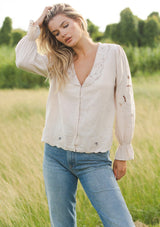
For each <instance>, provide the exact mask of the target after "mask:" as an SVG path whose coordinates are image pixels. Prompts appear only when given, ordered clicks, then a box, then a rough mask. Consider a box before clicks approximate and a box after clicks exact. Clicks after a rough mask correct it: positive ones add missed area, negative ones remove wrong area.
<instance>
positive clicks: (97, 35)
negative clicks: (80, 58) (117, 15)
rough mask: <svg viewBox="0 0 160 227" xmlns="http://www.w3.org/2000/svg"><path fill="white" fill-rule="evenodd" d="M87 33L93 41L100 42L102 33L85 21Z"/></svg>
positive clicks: (88, 21)
mask: <svg viewBox="0 0 160 227" xmlns="http://www.w3.org/2000/svg"><path fill="white" fill-rule="evenodd" d="M87 25H88V33H89V35H90V36H91V38H92V39H93V41H100V40H101V39H102V38H103V33H102V32H100V31H99V27H98V26H96V25H95V24H93V23H92V22H91V21H90V20H89V19H87Z"/></svg>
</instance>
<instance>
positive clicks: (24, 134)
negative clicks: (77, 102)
mask: <svg viewBox="0 0 160 227" xmlns="http://www.w3.org/2000/svg"><path fill="white" fill-rule="evenodd" d="M133 85H134V94H135V103H136V127H135V133H134V139H133V147H134V150H135V160H134V161H129V162H128V171H127V175H126V176H125V177H124V178H123V179H122V180H121V181H119V185H120V187H121V190H122V193H123V195H124V198H125V200H126V203H127V205H128V208H129V210H130V212H131V214H132V216H133V218H134V221H136V220H139V221H141V222H143V223H146V224H147V225H148V226H150V227H151V226H154V227H158V226H160V225H159V222H160V187H159V185H160V165H159V160H160V139H159V135H160V117H159V116H160V89H159V88H160V77H159V76H158V75H157V76H156V75H154V77H149V76H147V77H137V78H133ZM47 95H48V90H47V89H38V90H0V113H1V117H0V157H1V158H0V226H2V227H13V226H14V227H49V226H50V221H49V214H48V206H47V200H46V195H45V189H44V182H43V175H42V162H43V143H41V134H42V129H43V126H44V120H45V119H44V117H45V106H46V100H47ZM116 146H117V141H116V139H115V137H114V141H113V147H112V150H111V158H112V159H113V158H114V153H115V149H116ZM77 223H78V227H102V224H101V221H100V219H99V217H98V215H97V213H96V212H95V210H94V208H93V207H92V206H91V204H90V202H89V201H88V198H87V197H86V195H85V193H84V191H83V190H82V187H81V185H80V184H79V185H78V192H77Z"/></svg>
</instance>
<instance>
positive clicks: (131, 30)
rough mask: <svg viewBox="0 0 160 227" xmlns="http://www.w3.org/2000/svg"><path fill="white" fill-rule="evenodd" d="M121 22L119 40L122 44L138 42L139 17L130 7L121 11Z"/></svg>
mask: <svg viewBox="0 0 160 227" xmlns="http://www.w3.org/2000/svg"><path fill="white" fill-rule="evenodd" d="M120 17H121V20H120V23H119V29H120V34H119V41H120V42H121V43H122V44H126V45H130V44H131V45H133V46H135V45H136V44H137V38H138V30H137V28H138V19H137V18H136V17H135V16H134V15H133V14H132V11H131V10H130V9H129V8H126V9H124V10H122V11H121V13H120Z"/></svg>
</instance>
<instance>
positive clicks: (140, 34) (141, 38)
mask: <svg viewBox="0 0 160 227" xmlns="http://www.w3.org/2000/svg"><path fill="white" fill-rule="evenodd" d="M144 27H145V21H144V20H139V21H138V46H139V47H140V46H144V45H145V32H144Z"/></svg>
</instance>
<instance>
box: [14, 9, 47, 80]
mask: <svg viewBox="0 0 160 227" xmlns="http://www.w3.org/2000/svg"><path fill="white" fill-rule="evenodd" d="M49 9H51V7H46V8H45V9H44V11H43V13H42V14H41V16H40V17H39V18H38V20H37V21H36V22H33V21H30V24H29V28H28V32H27V35H26V36H24V37H23V38H22V39H21V40H20V41H19V43H18V44H17V46H16V49H15V50H16V65H17V67H18V68H21V69H23V70H25V71H28V72H32V73H37V74H39V75H42V76H45V77H47V76H48V68H47V63H48V59H47V56H45V55H40V54H39V53H38V51H37V44H36V39H37V38H38V36H39V35H40V26H41V25H42V23H43V20H44V18H45V16H46V14H47V13H48V10H49Z"/></svg>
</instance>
